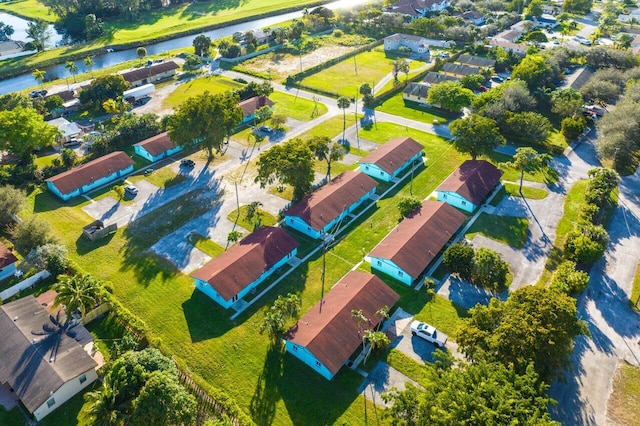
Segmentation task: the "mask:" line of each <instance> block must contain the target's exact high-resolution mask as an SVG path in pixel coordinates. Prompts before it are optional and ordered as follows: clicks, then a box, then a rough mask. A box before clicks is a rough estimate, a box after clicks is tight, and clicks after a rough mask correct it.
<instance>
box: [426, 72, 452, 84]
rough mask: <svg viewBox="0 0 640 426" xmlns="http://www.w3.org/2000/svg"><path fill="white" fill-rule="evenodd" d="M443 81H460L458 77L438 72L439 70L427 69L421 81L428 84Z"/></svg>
mask: <svg viewBox="0 0 640 426" xmlns="http://www.w3.org/2000/svg"><path fill="white" fill-rule="evenodd" d="M445 81H460V77H456V76H453V75H446V74H440V73H439V72H433V71H429V72H428V73H427V75H426V76H424V80H422V82H423V83H428V84H430V85H432V86H433V85H434V84H438V83H442V82H445Z"/></svg>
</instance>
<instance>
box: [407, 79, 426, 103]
mask: <svg viewBox="0 0 640 426" xmlns="http://www.w3.org/2000/svg"><path fill="white" fill-rule="evenodd" d="M430 88H431V85H430V84H429V83H425V82H418V83H415V82H409V83H408V84H407V86H406V87H405V88H404V89H403V90H402V99H404V100H405V101H409V102H415V103H417V104H420V105H428V104H427V93H428V92H429V89H430Z"/></svg>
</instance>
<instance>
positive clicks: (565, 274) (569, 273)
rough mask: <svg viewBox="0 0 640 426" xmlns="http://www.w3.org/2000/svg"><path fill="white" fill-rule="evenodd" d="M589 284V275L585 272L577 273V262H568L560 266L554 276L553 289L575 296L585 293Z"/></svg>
mask: <svg viewBox="0 0 640 426" xmlns="http://www.w3.org/2000/svg"><path fill="white" fill-rule="evenodd" d="M588 284H589V274H587V273H586V272H583V271H576V264H575V262H572V261H570V260H566V261H564V262H562V263H561V264H560V265H558V268H557V269H556V272H555V273H554V274H553V280H552V282H551V288H555V289H557V290H560V291H561V292H563V293H566V294H569V295H573V294H578V293H580V292H581V291H583V290H584V289H585V288H587V285H588Z"/></svg>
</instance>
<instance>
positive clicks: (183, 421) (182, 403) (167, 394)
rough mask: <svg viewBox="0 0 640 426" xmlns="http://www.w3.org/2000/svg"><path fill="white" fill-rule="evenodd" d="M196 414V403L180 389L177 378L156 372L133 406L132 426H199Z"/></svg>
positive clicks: (150, 377)
mask: <svg viewBox="0 0 640 426" xmlns="http://www.w3.org/2000/svg"><path fill="white" fill-rule="evenodd" d="M196 413H197V404H196V399H195V398H194V397H193V395H191V394H190V393H188V392H187V391H186V390H185V388H184V387H183V386H181V385H180V383H179V382H178V379H177V377H176V375H175V374H171V373H169V372H165V371H155V372H153V373H151V374H150V375H149V377H148V378H147V380H146V383H145V384H144V386H143V387H142V389H141V390H140V395H138V397H137V398H136V399H135V401H134V402H133V413H132V416H131V425H132V426H147V425H150V424H151V425H158V426H174V425H195V423H196Z"/></svg>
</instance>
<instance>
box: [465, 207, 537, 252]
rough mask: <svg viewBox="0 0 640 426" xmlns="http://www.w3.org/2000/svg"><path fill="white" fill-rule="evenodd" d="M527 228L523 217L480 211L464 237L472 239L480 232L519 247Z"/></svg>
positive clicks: (525, 236)
mask: <svg viewBox="0 0 640 426" xmlns="http://www.w3.org/2000/svg"><path fill="white" fill-rule="evenodd" d="M528 229H529V221H528V220H527V219H525V218H522V217H511V216H496V215H492V214H488V213H480V216H478V219H477V220H476V221H475V222H474V223H473V225H471V228H469V230H468V231H467V233H466V235H465V238H467V239H468V240H472V239H473V237H475V235H476V234H482V235H484V236H485V237H487V238H491V239H492V240H496V241H499V242H501V243H505V244H507V245H509V246H511V247H513V248H516V249H520V248H522V247H524V243H525V242H526V240H527V231H528Z"/></svg>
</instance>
